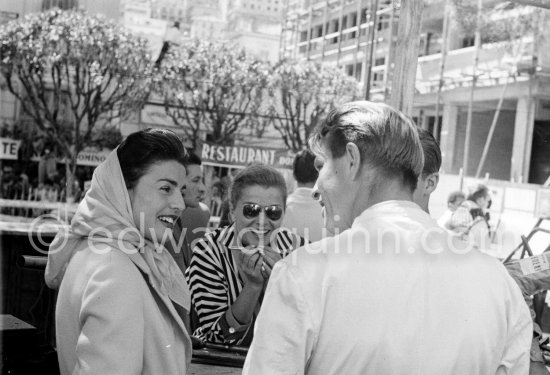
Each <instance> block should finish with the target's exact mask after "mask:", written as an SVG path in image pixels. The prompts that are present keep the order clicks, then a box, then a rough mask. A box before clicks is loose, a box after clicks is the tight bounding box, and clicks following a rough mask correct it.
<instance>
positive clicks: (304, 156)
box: [292, 150, 319, 186]
mask: <svg viewBox="0 0 550 375" xmlns="http://www.w3.org/2000/svg"><path fill="white" fill-rule="evenodd" d="M292 169H293V174H294V178H295V179H296V181H297V182H298V185H312V186H313V184H315V181H317V177H319V172H318V171H317V169H316V168H315V155H314V154H313V152H311V151H310V150H302V151H300V152H298V153H297V154H296V156H294V163H293V164H292Z"/></svg>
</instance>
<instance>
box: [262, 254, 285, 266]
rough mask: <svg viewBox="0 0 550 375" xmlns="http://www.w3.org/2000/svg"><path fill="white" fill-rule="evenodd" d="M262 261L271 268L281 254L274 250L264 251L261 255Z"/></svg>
mask: <svg viewBox="0 0 550 375" xmlns="http://www.w3.org/2000/svg"><path fill="white" fill-rule="evenodd" d="M263 259H264V262H265V263H267V264H269V266H270V267H271V268H273V266H274V265H275V263H277V262H278V261H279V260H281V255H280V254H278V253H276V252H275V251H266V252H265V253H264V256H263Z"/></svg>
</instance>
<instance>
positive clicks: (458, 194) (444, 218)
mask: <svg viewBox="0 0 550 375" xmlns="http://www.w3.org/2000/svg"><path fill="white" fill-rule="evenodd" d="M465 200H466V195H464V193H463V192H462V191H460V190H455V191H453V192H451V194H449V197H448V198H447V210H445V212H444V213H443V215H441V217H440V218H439V219H437V223H438V224H439V226H440V227H441V228H445V229H447V230H453V229H454V228H453V227H452V226H451V218H452V216H453V213H454V212H455V211H456V209H457V208H458V207H459V206H460V205H461V204H462V202H464V201H465Z"/></svg>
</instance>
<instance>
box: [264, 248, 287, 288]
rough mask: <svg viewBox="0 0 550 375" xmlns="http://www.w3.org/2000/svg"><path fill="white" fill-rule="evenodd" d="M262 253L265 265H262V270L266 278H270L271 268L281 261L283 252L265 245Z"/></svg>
mask: <svg viewBox="0 0 550 375" xmlns="http://www.w3.org/2000/svg"><path fill="white" fill-rule="evenodd" d="M262 253H263V254H262V260H263V265H262V267H261V272H262V275H263V277H264V279H266V280H268V279H269V277H270V276H271V270H272V269H273V266H275V263H277V262H278V261H280V260H281V259H282V257H281V254H279V253H278V252H277V251H275V250H273V249H271V248H270V247H264V248H263V251H262Z"/></svg>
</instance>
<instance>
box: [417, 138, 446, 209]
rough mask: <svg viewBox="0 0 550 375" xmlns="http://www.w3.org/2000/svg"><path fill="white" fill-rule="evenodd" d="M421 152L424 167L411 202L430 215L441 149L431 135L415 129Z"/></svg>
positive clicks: (437, 177) (437, 180)
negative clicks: (431, 196)
mask: <svg viewBox="0 0 550 375" xmlns="http://www.w3.org/2000/svg"><path fill="white" fill-rule="evenodd" d="M417 131H418V136H419V138H420V144H421V145H422V152H423V154H424V167H423V168H422V174H421V175H420V178H419V179H418V184H417V186H416V190H415V191H414V194H413V201H414V202H416V203H417V204H418V205H419V206H420V208H422V209H423V210H424V211H426V212H427V213H428V214H429V213H430V209H429V205H430V195H431V194H432V193H433V191H434V190H435V188H437V184H438V183H439V169H440V168H441V149H440V148H439V144H438V143H437V141H436V140H435V138H434V137H433V135H432V134H431V133H430V132H429V131H427V130H426V129H421V128H417Z"/></svg>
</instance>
